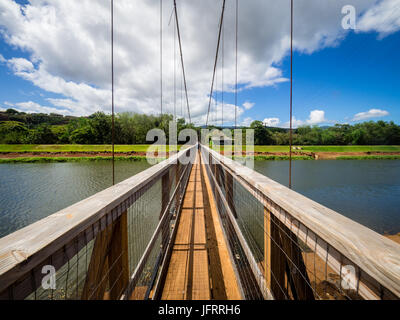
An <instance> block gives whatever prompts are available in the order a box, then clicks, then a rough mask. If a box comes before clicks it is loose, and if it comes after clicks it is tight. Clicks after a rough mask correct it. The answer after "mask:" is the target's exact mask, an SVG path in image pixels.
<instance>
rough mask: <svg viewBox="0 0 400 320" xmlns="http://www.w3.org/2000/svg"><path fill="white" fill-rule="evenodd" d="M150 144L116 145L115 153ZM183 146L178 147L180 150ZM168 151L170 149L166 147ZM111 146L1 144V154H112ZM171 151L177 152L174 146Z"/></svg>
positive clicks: (139, 149)
mask: <svg viewBox="0 0 400 320" xmlns="http://www.w3.org/2000/svg"><path fill="white" fill-rule="evenodd" d="M149 146H150V145H149V144H135V145H115V147H114V148H115V152H146V151H147V149H148V148H149ZM180 147H181V146H178V149H180ZM166 149H167V151H169V150H170V147H169V146H168V145H167V146H166ZM111 150H112V146H111V145H83V144H51V145H41V144H0V152H25V153H28V152H111ZM171 150H176V146H173V147H172V148H171Z"/></svg>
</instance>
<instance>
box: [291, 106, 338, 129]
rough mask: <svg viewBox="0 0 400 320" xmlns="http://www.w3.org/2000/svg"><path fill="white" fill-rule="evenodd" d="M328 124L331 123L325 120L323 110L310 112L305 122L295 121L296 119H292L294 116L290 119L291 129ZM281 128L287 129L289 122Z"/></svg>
mask: <svg viewBox="0 0 400 320" xmlns="http://www.w3.org/2000/svg"><path fill="white" fill-rule="evenodd" d="M328 122H331V121H330V120H327V119H326V118H325V111H323V110H312V111H311V112H310V115H309V116H308V119H307V120H299V119H296V117H294V116H293V118H292V126H293V128H298V127H301V126H315V125H319V124H323V123H328ZM283 127H285V128H289V127H290V122H289V121H288V122H286V123H285V124H284V126H283Z"/></svg>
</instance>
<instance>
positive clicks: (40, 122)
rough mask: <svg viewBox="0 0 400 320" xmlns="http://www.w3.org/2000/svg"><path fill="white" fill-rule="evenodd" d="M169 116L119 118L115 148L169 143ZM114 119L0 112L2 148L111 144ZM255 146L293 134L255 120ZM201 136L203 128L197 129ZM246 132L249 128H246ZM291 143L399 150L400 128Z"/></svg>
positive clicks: (372, 126) (335, 132) (303, 132)
mask: <svg viewBox="0 0 400 320" xmlns="http://www.w3.org/2000/svg"><path fill="white" fill-rule="evenodd" d="M171 120H172V116H171V115H163V116H154V115H150V116H148V115H144V114H137V113H121V114H117V115H116V117H115V143H116V144H129V145H132V144H146V143H149V141H146V134H147V132H148V131H149V130H150V129H153V128H160V129H162V130H164V132H165V133H166V135H167V139H168V131H169V130H168V128H169V122H170V121H171ZM111 125H112V123H111V116H110V115H106V114H104V113H103V112H96V113H94V114H92V115H90V116H88V117H72V116H62V115H57V114H50V115H47V114H27V113H24V112H18V111H16V110H13V109H8V110H7V111H1V112H0V144H84V145H88V144H110V143H111V139H112V137H111ZM250 127H251V128H252V129H254V137H255V144H256V145H278V146H280V145H288V144H289V131H288V130H287V129H282V128H267V127H265V126H264V125H263V123H262V122H261V121H254V122H253V123H252V124H251V126H250ZM185 128H194V127H193V126H192V125H189V124H186V123H185V121H184V119H179V120H178V132H179V131H180V130H182V129H185ZM195 129H196V130H197V131H199V130H200V128H198V127H197V128H195ZM243 129H245V128H243ZM293 144H295V145H302V146H307V145H309V146H312V145H318V146H324V145H338V146H339V145H343V146H345V145H400V126H398V125H396V124H395V123H394V122H384V121H378V122H373V121H370V122H364V123H360V124H355V125H349V124H336V125H335V126H332V127H325V128H321V127H318V126H314V127H310V126H305V127H300V128H298V129H295V130H293Z"/></svg>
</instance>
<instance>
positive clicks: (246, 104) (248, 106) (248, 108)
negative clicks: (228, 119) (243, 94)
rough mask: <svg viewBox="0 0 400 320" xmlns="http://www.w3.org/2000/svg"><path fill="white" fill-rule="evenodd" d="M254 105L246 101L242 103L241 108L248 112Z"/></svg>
mask: <svg viewBox="0 0 400 320" xmlns="http://www.w3.org/2000/svg"><path fill="white" fill-rule="evenodd" d="M254 105H255V103H253V102H248V101H246V102H245V103H243V107H244V108H245V109H246V110H250V109H251V108H253V107H254Z"/></svg>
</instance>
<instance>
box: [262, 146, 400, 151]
mask: <svg viewBox="0 0 400 320" xmlns="http://www.w3.org/2000/svg"><path fill="white" fill-rule="evenodd" d="M295 147H298V146H295ZM299 147H301V150H294V151H296V152H301V151H304V152H400V146H299ZM254 151H255V152H289V146H254Z"/></svg>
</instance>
